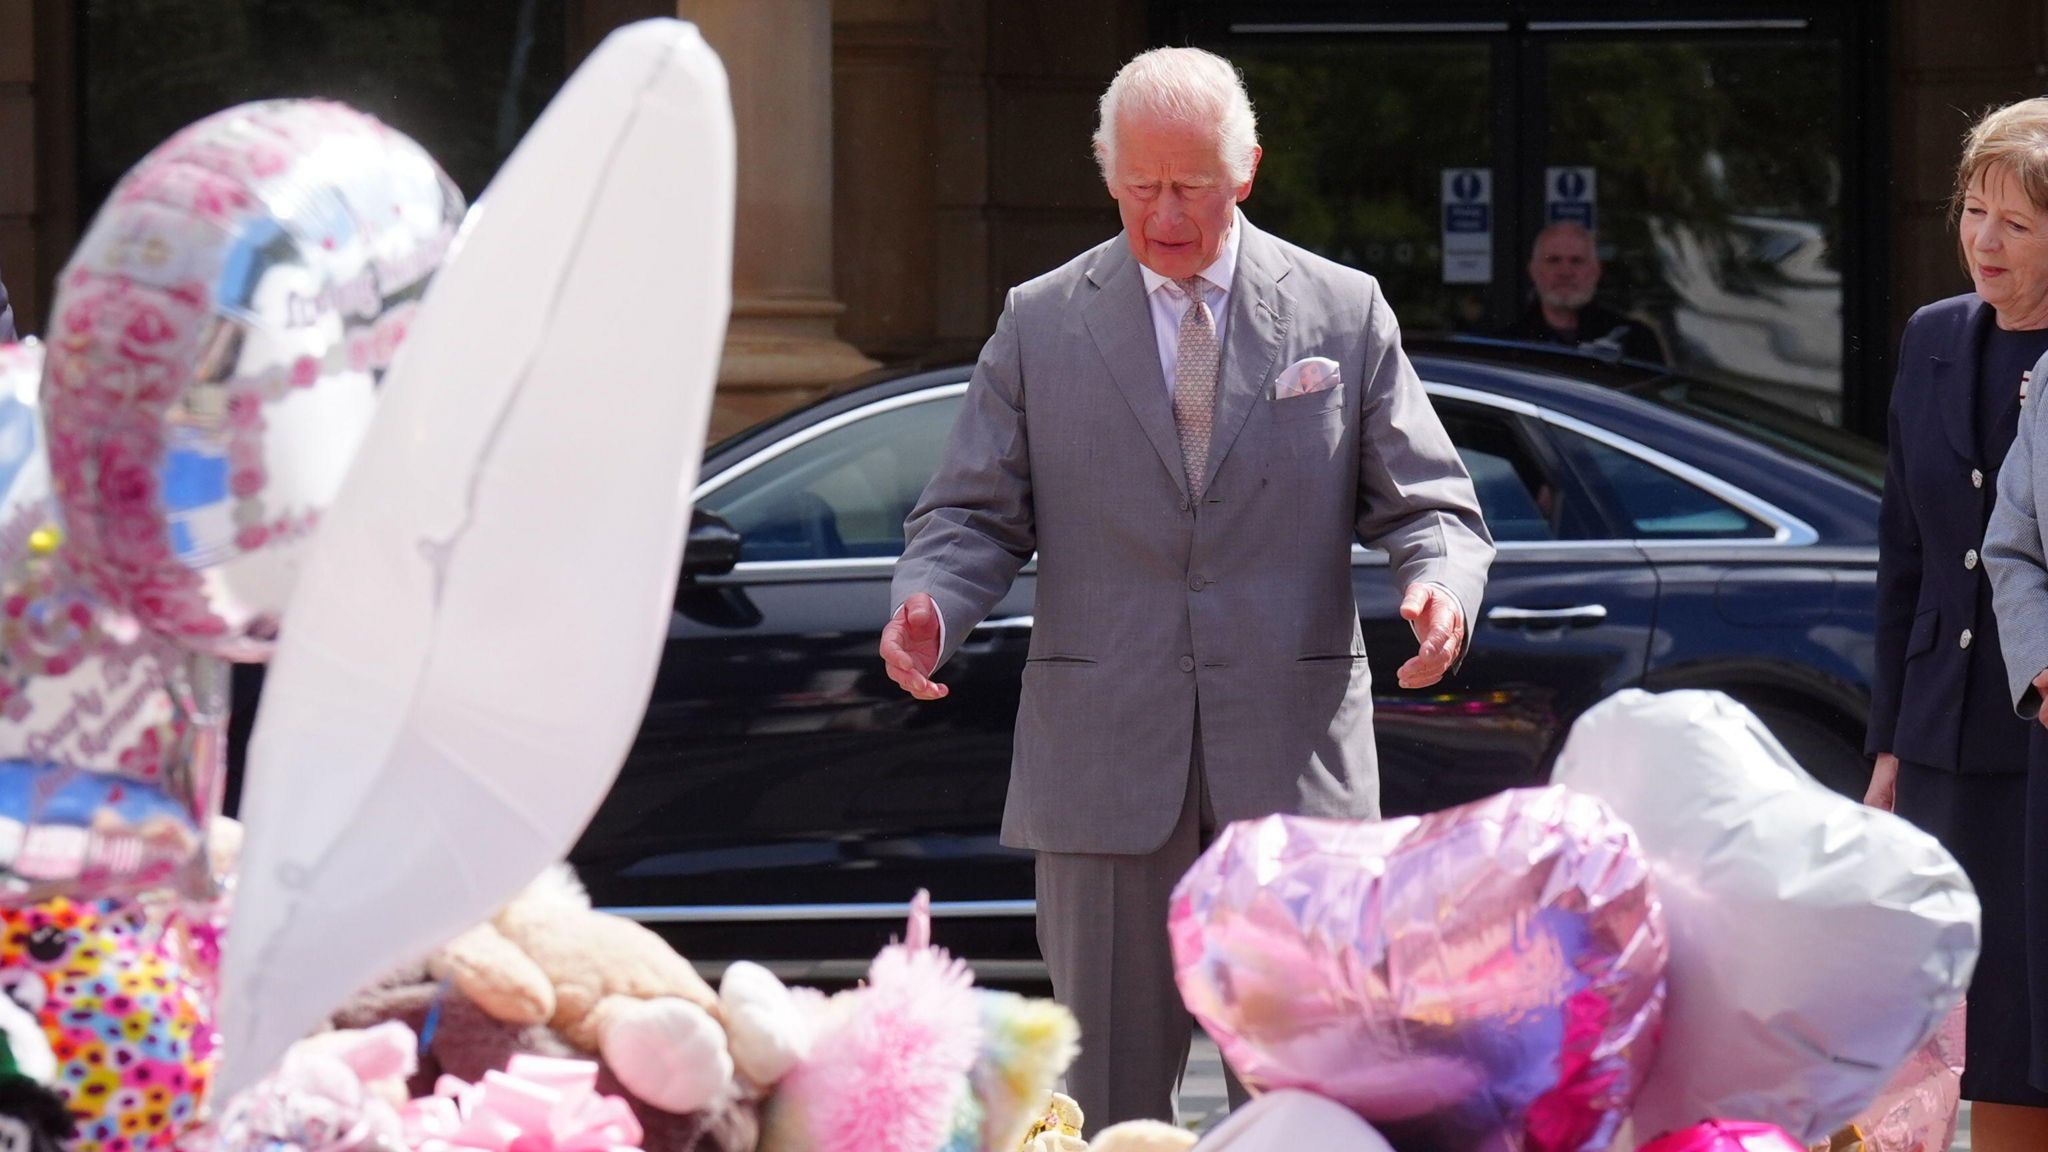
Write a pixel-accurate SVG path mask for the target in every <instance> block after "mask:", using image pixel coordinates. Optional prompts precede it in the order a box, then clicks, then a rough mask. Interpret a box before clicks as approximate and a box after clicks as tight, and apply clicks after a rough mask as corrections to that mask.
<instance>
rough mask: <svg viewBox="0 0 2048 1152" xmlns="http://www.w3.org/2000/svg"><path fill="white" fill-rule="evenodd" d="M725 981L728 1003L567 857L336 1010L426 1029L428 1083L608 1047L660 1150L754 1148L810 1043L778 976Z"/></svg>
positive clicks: (602, 1060)
mask: <svg viewBox="0 0 2048 1152" xmlns="http://www.w3.org/2000/svg"><path fill="white" fill-rule="evenodd" d="M726 984H727V989H726V995H725V997H724V1002H723V1003H721V997H720V994H719V993H715V992H713V991H712V989H711V987H710V985H708V984H706V983H705V982H704V980H703V978H702V977H700V976H698V974H697V972H696V970H695V969H694V968H693V967H691V966H690V964H689V962H688V961H687V960H685V959H683V958H682V957H681V956H680V955H678V954H677V953H676V952H675V950H674V949H672V948H670V947H669V946H668V944H667V943H665V942H664V941H663V940H662V939H661V937H659V936H657V935H656V934H655V933H653V932H652V931H650V930H648V929H646V928H644V927H642V926H641V925H639V924H636V923H634V922H632V921H630V920H626V919H624V918H621V917H617V916H612V915H609V914H606V913H602V912H597V911H595V910H593V909H592V908H591V907H590V901H589V897H588V896H587V895H586V894H585V893H584V891H583V889H582V887H581V886H580V885H579V884H578V883H577V882H576V880H575V877H574V875H573V874H572V873H570V872H569V871H568V869H567V868H566V867H557V868H554V869H550V870H549V871H548V872H546V873H544V874H543V875H542V876H541V877H540V878H538V879H537V880H536V881H535V882H534V883H533V884H531V885H529V886H528V888H527V889H526V890H525V891H524V892H522V893H521V894H520V895H519V896H518V897H516V898H515V899H514V900H513V901H512V902H511V903H510V904H509V905H507V906H506V907H505V908H504V909H503V910H502V911H500V912H499V913H498V915H496V916H494V917H493V918H492V919H491V920H489V921H487V922H485V923H483V924H480V925H478V926H476V927H475V928H472V929H470V930H469V931H468V932H465V933H463V934H462V935H461V936H459V937H457V938H456V939H455V940H453V941H451V942H450V943H449V944H448V945H447V946H445V947H444V948H442V949H441V950H440V951H439V952H437V953H435V954H434V955H432V956H431V957H429V958H427V959H426V960H425V961H423V962H421V963H419V964H415V965H412V966H410V967H409V968H407V969H403V970H400V971H398V972H394V973H392V974H391V975H390V976H388V977H387V978H385V979H384V980H383V981H381V982H379V983H378V984H377V985H375V986H373V987H371V988H369V989H366V990H364V991H363V992H361V993H359V994H358V995H357V996H355V997H354V998H353V999H352V1000H351V1001H350V1002H349V1003H347V1004H345V1005H344V1006H343V1007H342V1008H341V1009H340V1010H339V1011H337V1012H336V1013H335V1014H334V1016H333V1018H332V1020H331V1023H332V1024H333V1026H334V1027H336V1028H342V1029H356V1028H364V1027H368V1026H370V1025H373V1024H376V1023H378V1022H381V1021H386V1020H396V1021H399V1022H401V1023H404V1024H406V1025H407V1026H409V1027H411V1028H412V1029H414V1030H415V1031H416V1032H417V1033H418V1034H419V1037H420V1047H421V1054H420V1055H421V1058H420V1062H419V1066H418V1069H417V1071H416V1073H415V1074H414V1075H413V1076H412V1077H411V1079H410V1081H409V1086H410V1087H411V1089H412V1091H413V1092H414V1094H415V1095H426V1094H428V1093H430V1092H432V1091H433V1089H434V1086H435V1084H436V1082H437V1080H438V1079H439V1078H440V1077H441V1076H443V1075H448V1076H454V1077H456V1078H458V1079H461V1080H464V1081H469V1082H475V1081H478V1080H480V1079H482V1077H483V1075H484V1073H485V1072H487V1071H492V1070H503V1069H504V1068H505V1067H506V1065H507V1063H508V1062H509V1061H510V1060H511V1058H512V1057H513V1056H515V1055H519V1054H525V1055H533V1056H551V1057H563V1058H572V1057H573V1058H583V1059H593V1060H595V1061H596V1062H597V1064H598V1073H599V1075H598V1090H599V1091H600V1092H601V1093H604V1094H606V1095H617V1096H620V1097H623V1098H624V1099H625V1100H626V1101H627V1102H628V1104H630V1105H631V1106H632V1108H633V1111H634V1113H635V1115H636V1117H637V1118H638V1119H639V1121H640V1124H641V1127H642V1128H643V1130H644V1133H645V1139H644V1142H643V1143H644V1147H645V1148H646V1149H647V1152H752V1149H753V1148H754V1146H755V1142H756V1137H757V1133H758V1130H759V1118H758V1098H759V1097H760V1096H761V1095H762V1094H763V1093H764V1092H765V1091H766V1090H767V1089H768V1088H769V1087H771V1086H772V1084H773V1082H774V1080H775V1079H777V1078H779V1077H780V1075H781V1073H782V1071H784V1070H786V1068H787V1067H788V1066H789V1065H790V1064H792V1063H794V1061H795V1059H796V1055H797V1054H798V1053H799V1052H800V1051H801V1050H802V1049H801V1043H800V1040H799V1039H798V1038H797V1031H796V1029H795V1027H794V1025H793V1024H792V1023H791V1019H790V1018H791V1017H792V1016H793V1014H794V1007H793V1005H789V1004H786V1003H784V1002H785V1001H787V1000H788V991H787V989H784V988H783V987H782V985H781V983H780V982H779V981H777V980H776V979H775V978H774V976H773V975H772V974H770V973H768V972H767V971H766V970H765V969H758V967H757V966H753V965H746V966H740V965H735V966H734V969H733V970H731V971H729V972H728V974H727V977H726ZM729 1028H730V1030H731V1032H732V1035H731V1036H728V1029H729Z"/></svg>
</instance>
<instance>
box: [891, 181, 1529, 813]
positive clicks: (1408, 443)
mask: <svg viewBox="0 0 2048 1152" xmlns="http://www.w3.org/2000/svg"><path fill="white" fill-rule="evenodd" d="M1240 220H1241V223H1240V226H1241V227H1243V228H1244V229H1245V235H1244V237H1243V239H1242V241H1241V243H1240V247H1239V252H1238V266H1237V272H1236V274H1235V279H1234V280H1233V283H1232V286H1231V292H1230V304H1229V308H1230V312H1229V317H1230V318H1229V324H1228V327H1227V329H1226V337H1225V346H1224V349H1223V366H1222V372H1221V378H1220V380H1219V382H1218V404H1217V413H1216V425H1215V432H1214V437H1213V440H1212V447H1211V451H1210V458H1209V464H1208V469H1209V475H1208V482H1207V484H1206V486H1205V489H1204V495H1203V497H1202V499H1201V501H1200V505H1199V507H1197V506H1196V503H1195V502H1194V501H1192V500H1191V499H1190V496H1189V487H1188V484H1187V480H1186V476H1185V474H1184V470H1183V467H1182V464H1181V452H1180V439H1179V436H1178V433H1177V432H1176V431H1175V428H1174V422H1173V412H1172V403H1171V400H1170V397H1169V394H1168V392H1167V389H1166V382H1165V380H1164V379H1163V377H1162V375H1161V372H1160V364H1159V354H1158V346H1157V343H1156V342H1155V338H1154V335H1153V331H1152V320H1151V316H1150V313H1149V312H1148V310H1147V305H1146V300H1145V287H1144V280H1143V278H1142V276H1140V274H1139V266H1138V263H1137V261H1136V259H1135V258H1134V257H1133V256H1132V255H1131V252H1130V249H1129V247H1128V246H1127V244H1126V242H1125V240H1124V238H1123V237H1122V236H1118V237H1116V238H1115V239H1113V240H1111V241H1109V242H1108V243H1106V244H1103V245H1102V246H1100V247H1098V248H1095V249H1093V250H1091V251H1089V252H1086V253H1084V254H1083V255H1081V256H1080V257H1079V258H1078V259H1076V260H1074V261H1072V262H1071V263H1069V264H1067V265H1066V266H1065V267H1063V268H1060V269H1058V270H1056V271H1054V272H1051V273H1048V274H1046V275H1044V276H1041V277H1039V278H1038V279H1036V280H1033V281H1031V282H1029V283H1027V284H1023V285H1020V286H1019V287H1017V288H1014V289H1012V290H1011V291H1010V293H1009V297H1008V299H1007V301H1006V302H1005V304H1004V306H1003V313H1002V317H1001V319H1000V320H998V322H997V324H996V331H995V335H994V336H993V337H992V338H990V340H989V342H988V345H987V347H985V348H984V349H983V350H982V354H981V360H980V362H979V363H978V364H977V365H976V366H975V370H974V379H973V382H972V383H971V384H970V385H969V386H968V391H967V400H966V404H965V407H964V408H963V410H962V412H961V415H960V418H959V421H958V423H957V424H956V425H955V426H954V428H953V432H952V435H951V437H950V439H949V440H948V442H947V445H946V452H945V458H944V461H943V462H942V464H941V465H940V467H939V471H938V473H937V475H936V476H934V477H933V479H932V482H931V484H930V486H929V487H927V488H926V489H925V492H924V497H923V499H922V500H920V501H919V504H918V506H917V508H916V509H915V510H914V511H913V512H912V513H911V515H910V518H909V520H908V522H907V523H906V525H905V536H906V543H905V548H904V552H903V557H902V559H901V561H899V562H898V564H897V566H896V576H895V583H894V588H893V592H894V596H895V601H896V602H897V603H901V602H902V600H903V599H904V598H906V597H908V596H910V595H911V594H913V593H917V592H925V593H929V594H930V595H931V597H932V599H933V600H934V601H936V602H937V604H938V607H939V612H940V614H941V615H942V616H943V617H944V619H945V635H946V649H945V651H944V652H943V653H941V657H940V662H941V663H944V661H945V660H946V659H948V658H950V657H951V656H952V653H953V650H954V649H956V648H957V647H958V646H959V644H960V643H961V641H962V640H964V639H965V638H966V636H967V634H968V632H969V630H970V629H972V628H973V627H974V625H975V624H977V623H979V622H980V621H981V619H982V618H983V617H984V616H985V615H986V614H987V613H988V612H989V611H990V610H991V609H992V608H993V607H994V606H995V604H996V603H997V601H999V600H1000V599H1001V598H1002V596H1003V594H1004V592H1005V591H1006V590H1007V589H1008V588H1009V586H1010V582H1011V581H1012V580H1013V579H1014V578H1015V577H1016V575H1017V571H1018V569H1019V568H1021V567H1022V566H1023V564H1024V562H1025V561H1026V560H1027V559H1029V558H1030V557H1031V555H1032V554H1033V553H1034V552H1035V553H1036V554H1037V556H1038V594H1037V603H1036V605H1035V607H1034V615H1035V617H1036V625H1035V628H1034V630H1033V634H1032V637H1031V647H1030V652H1029V660H1028V663H1027V664H1026V665H1025V668H1024V690H1023V697H1022V700H1021V702H1020V704H1019V707H1018V713H1017V727H1016V745H1015V753H1014V760H1013V765H1012V769H1011V773H1010V786H1009V795H1008V802H1007V805H1006V808H1005V811H1004V817H1003V842H1004V843H1005V844H1009V845H1011V846H1013V847H1021V848H1032V849H1037V850H1040V851H1049V852H1090V853H1146V852H1151V851H1153V850H1155V849H1156V848H1157V847H1158V846H1159V845H1160V844H1162V843H1163V842H1164V841H1165V839H1166V837H1167V835H1168V833H1169V832H1171V831H1172V828H1173V825H1174V823H1175V820H1176V818H1177V817H1178V815H1179V813H1180V811H1181V802H1182V799H1183V797H1184V795H1185V792H1184V789H1185V788H1186V787H1187V784H1188V778H1189V772H1188V768H1189V763H1190V756H1191V753H1192V742H1193V739H1194V736H1195V732H1196V730H1197V724H1196V721H1197V716H1198V714H1199V719H1200V732H1201V739H1202V757H1203V765H1204V770H1205V773H1206V778H1207V781H1208V785H1209V793H1210V797H1211V801H1212V803H1213V805H1214V808H1215V812H1216V816H1217V818H1218V819H1219V820H1223V821H1230V820H1242V819H1249V818H1252V817H1257V816H1264V815H1269V814H1272V813H1275V812H1290V813H1300V814H1304V815H1317V816H1349V817H1360V816H1377V815H1378V814H1379V774H1378V767H1377V757H1376V755H1375V752H1374V749H1373V737H1372V682H1371V675H1370V673H1369V672H1368V670H1367V667H1366V661H1365V645H1364V641H1363V639H1362V637H1361V634H1360V630H1359V620H1358V608H1357V604H1356V601H1355V600H1354V598H1353V595H1352V586H1351V545H1352V542H1353V541H1354V540H1357V541H1363V542H1365V543H1367V544H1369V545H1372V546H1375V547H1379V548H1383V549H1385V550H1386V551H1387V552H1388V553H1389V554H1390V555H1391V557H1392V560H1393V565H1392V570H1393V576H1394V579H1395V581H1396V582H1397V583H1398V584H1400V585H1402V586H1406V585H1408V584H1411V583H1414V582H1416V581H1434V582H1437V583H1441V584H1443V585H1444V586H1445V587H1447V588H1449V589H1450V590H1451V592H1452V593H1453V594H1454V595H1456V597H1457V598H1458V600H1459V602H1460V603H1461V604H1462V606H1463V608H1464V610H1465V613H1466V619H1467V626H1468V628H1469V627H1470V625H1471V622H1472V621H1473V620H1476V619H1477V613H1478V611H1479V605H1480V598H1481V595H1482V594H1483V592H1484V591H1485V584H1486V570H1487V566H1488V564H1489V563H1491V561H1492V558H1493V545H1492V542H1491V540H1490V538H1489V537H1488V535H1487V531H1486V527H1485V525H1484V524H1483V523H1482V522H1481V520H1480V517H1479V510H1478V504H1477V501H1476V499H1475V497H1474V495H1473V491H1472V482H1471V480H1470V478H1469V477H1467V475H1466V473H1465V468H1464V466H1463V464H1462V463H1461V462H1460V461H1459V459H1458V455H1457V452H1456V450H1455V449H1454V448H1453V447H1452V446H1451V441H1450V438H1449V437H1448V436H1446V435H1445V433H1444V430H1443V425H1442V424H1441V423H1440V422H1439V421H1438V420H1437V417H1436V413H1435V411H1434V410H1433V409H1432V408H1431V407H1430V403H1429V398H1428V397H1427V396H1426V395H1425V394H1424V392H1423V389H1422V385H1421V382H1420V381H1419V380H1418V379H1417V378H1416V375H1415V371H1414V369H1413V368H1412V367H1411V366H1410V365H1409V363H1408V359H1407V357H1406V356H1405V355H1403V354H1402V352H1401V343H1400V330H1399V328H1398V326H1397V324H1396V322H1395V320H1394V313H1393V310H1392V309H1391V308H1390V307H1388V305H1387V302H1386V299H1385V298H1384V297H1383V296H1382V295H1381V294H1380V290H1379V285H1378V284H1377V283H1375V282H1374V280H1373V279H1372V277H1370V276H1367V275H1365V274H1363V273H1361V272H1358V271H1355V270H1352V269H1349V268H1345V267H1342V266H1340V265H1337V264H1334V263H1331V262H1330V261H1327V260H1324V259H1322V258H1321V257H1318V256H1316V255H1314V254H1313V253H1310V252H1306V251H1304V250H1302V249H1300V248H1296V247H1295V246H1293V245H1291V244H1288V243H1286V242H1284V241H1281V240H1278V239H1276V238H1274V237H1272V236H1268V235H1266V234H1265V233H1263V232H1260V231H1259V230H1258V229H1256V228H1254V227H1252V226H1251V225H1250V223H1249V221H1242V218H1241V217H1240ZM1307 356H1325V357H1328V358H1330V359H1333V360H1335V361H1337V362H1338V364H1339V365H1340V367H1341V375H1342V382H1341V384H1339V385H1338V386H1337V387H1335V388H1332V389H1330V390H1328V391H1325V392H1320V393H1312V394H1309V395H1305V396H1290V397H1288V398H1286V399H1280V400H1275V399H1273V398H1272V397H1273V379H1274V377H1275V375H1277V374H1278V373H1279V371H1280V370H1281V369H1282V368H1284V367H1286V366H1287V365H1288V364H1291V363H1293V362H1294V361H1296V360H1298V359H1301V358H1303V357H1307Z"/></svg>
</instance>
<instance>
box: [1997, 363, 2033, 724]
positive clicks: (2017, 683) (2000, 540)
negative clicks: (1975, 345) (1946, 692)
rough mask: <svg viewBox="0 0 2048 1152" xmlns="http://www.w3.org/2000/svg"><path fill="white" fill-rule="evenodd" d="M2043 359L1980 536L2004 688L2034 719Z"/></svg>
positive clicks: (2019, 708)
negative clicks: (2001, 657)
mask: <svg viewBox="0 0 2048 1152" xmlns="http://www.w3.org/2000/svg"><path fill="white" fill-rule="evenodd" d="M2044 393H2048V356H2043V357H2042V358H2041V359H2040V361H2039V362H2038V363H2036V364H2035V365H2034V374H2033V379H2032V382H2031V383H2029V384H2028V386H2027V400H2026V404H2025V406H2024V407H2022V408H2021V409H2020V431H2019V435H2018V437H2016V438H2015V439H2014V440H2013V442H2012V450H2011V451H2009V452H2007V453H2006V454H2005V465H2004V466H2003V467H2001V468H2000V469H1999V470H1998V503H1997V504H1995V505H1993V506H1992V509H1991V527H1990V528H1988V529H1986V530H1985V533H1984V566H1985V568H1986V569H1988V570H1989V571H1990V573H1991V610H1992V612H1993V613H1994V614H1996V615H1997V617H1998V638H1999V640H2000V641H2001V642H2002V643H2003V645H2004V649H2005V676H2006V683H2007V685H2008V687H2009V688H2010V689H2011V691H2012V700H2013V709H2014V710H2015V711H2017V712H2018V713H2019V714H2020V715H2022V716H2024V717H2026V718H2027V719H2029V720H2032V719H2033V718H2034V717H2035V716H2036V715H2037V714H2039V712H2040V710H2041V694H2040V693H2039V692H2037V691H2035V689H2034V677H2036V676H2039V675H2040V674H2041V672H2042V670H2043V669H2048V550H2044V548H2043V541H2042V539H2041V516H2040V510H2041V509H2043V508H2048V420H2044V419H2043V418H2042V415H2041V412H2042V410H2043V409H2044V408H2048V401H2044V399H2043V396H2044Z"/></svg>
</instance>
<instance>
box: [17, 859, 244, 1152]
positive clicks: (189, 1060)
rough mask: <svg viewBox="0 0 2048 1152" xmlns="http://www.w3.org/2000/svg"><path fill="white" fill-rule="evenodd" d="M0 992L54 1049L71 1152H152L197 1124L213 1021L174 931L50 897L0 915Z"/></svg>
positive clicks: (153, 921) (121, 912)
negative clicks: (73, 1133) (37, 1024)
mask: <svg viewBox="0 0 2048 1152" xmlns="http://www.w3.org/2000/svg"><path fill="white" fill-rule="evenodd" d="M0 985H4V986H5V990H6V992H7V994H8V995H9V996H11V997H12V998H13V999H14V1000H15V1001H16V1002H17V1003H19V1004H21V1005H22V1007H24V1008H27V1009H28V1010H30V1011H31V1012H34V1013H35V1014H36V1016H37V1018H38V1019H39V1020H40V1021H41V1022H42V1025H43V1031H44V1033H45V1034H47V1035H48V1037H49V1039H50V1046H51V1048H52V1049H54V1050H55V1052H56V1055H57V1083H56V1085H55V1087H56V1088H57V1090H58V1091H59V1092H60V1093H61V1094H62V1095H63V1096H64V1098H65V1101H66V1102H67V1103H68V1104H69V1105H70V1108H71V1112H72V1115H74V1116H75V1117H77V1119H78V1137H77V1139H76V1140H73V1141H72V1142H71V1143H70V1149H71V1150H72V1152H157V1150H162V1149H169V1148H170V1147H171V1146H172V1144H173V1142H174V1140H175V1138H176V1137H177V1135H178V1133H179V1132H181V1131H182V1130H184V1129H185V1128H186V1127H189V1126H190V1125H192V1124H193V1123H195V1122H196V1121H197V1119H198V1116H199V1106H200V1102H201V1100H202V1098H203V1097H204V1095H205V1091H206V1085H207V1078H208V1075H209V1073H210V1071H211V1065H212V1056H211V1050H212V1043H211V1041H212V1021H211V1015H212V1014H211V1011H210V1009H209V1007H208V1006H207V1005H206V1004H205V1002H204V1000H203V998H202V996H201V995H200V993H199V991H198V989H197V988H196V987H195V986H194V985H193V983H192V982H191V981H190V980H189V979H188V978H187V975H186V972H185V963H184V961H183V959H182V958H181V954H180V942H179V938H178V930H177V928H176V926H175V925H173V924H167V923H166V922H165V921H164V920H163V918H161V917H150V916H146V915H145V914H143V913H141V912H139V911H135V910H128V909H115V908H110V907H104V906H96V905H80V904H74V903H72V902H70V901H68V900H61V899H60V900H53V901H51V902H49V903H47V904H40V905H35V906H32V907H28V908H10V909H0Z"/></svg>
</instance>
